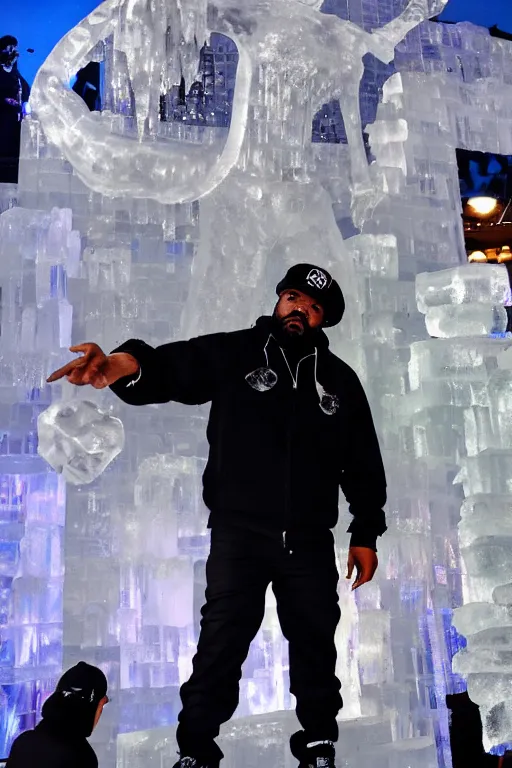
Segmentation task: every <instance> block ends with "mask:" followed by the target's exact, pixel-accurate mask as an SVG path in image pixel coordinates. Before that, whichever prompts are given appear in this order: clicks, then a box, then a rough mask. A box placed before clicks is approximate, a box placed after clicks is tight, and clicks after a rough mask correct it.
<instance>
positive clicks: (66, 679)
mask: <svg viewBox="0 0 512 768" xmlns="http://www.w3.org/2000/svg"><path fill="white" fill-rule="evenodd" d="M107 702H108V696H107V678H106V677H105V675H104V674H103V672H102V671H101V669H98V668H97V667H93V666H91V665H90V664H86V663H85V662H84V661H81V662H79V663H78V664H77V665H76V666H75V667H72V668H71V669H68V671H67V672H65V673H64V674H63V675H62V677H61V679H60V680H59V682H58V684H57V688H56V689H55V692H54V693H52V695H51V696H50V697H49V699H47V701H45V703H44V704H43V710H42V716H43V719H42V720H41V722H40V723H39V724H38V725H37V726H36V727H35V728H34V730H33V731H25V733H22V734H21V736H18V738H17V739H16V741H15V742H14V744H13V745H12V749H11V754H10V755H9V758H8V760H7V768H98V758H97V757H96V754H95V752H94V750H93V748H92V747H91V745H90V744H89V742H88V741H87V738H88V737H89V736H90V735H91V733H92V732H93V730H94V729H95V727H96V725H97V724H98V721H99V719H100V717H101V713H102V711H103V707H104V706H105V704H106V703H107Z"/></svg>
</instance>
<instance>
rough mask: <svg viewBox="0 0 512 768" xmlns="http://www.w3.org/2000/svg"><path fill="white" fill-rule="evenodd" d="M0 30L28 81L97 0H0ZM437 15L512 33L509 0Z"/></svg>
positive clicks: (478, 1)
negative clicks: (18, 54)
mask: <svg viewBox="0 0 512 768" xmlns="http://www.w3.org/2000/svg"><path fill="white" fill-rule="evenodd" d="M0 3H1V6H2V10H1V13H0V34H7V33H9V34H12V35H16V37H18V39H19V41H20V48H21V50H22V51H23V50H24V49H26V48H35V49H36V53H35V54H34V55H33V56H30V55H29V54H27V53H25V54H23V55H22V58H21V61H20V68H21V70H22V72H23V74H24V75H25V77H26V78H27V80H29V82H32V80H33V78H34V75H35V73H36V71H37V69H38V68H39V67H40V65H41V64H42V62H43V61H44V59H45V58H46V56H47V55H48V54H49V53H50V51H51V49H52V48H53V46H54V45H55V44H56V43H57V42H58V41H59V40H60V38H61V37H62V36H63V35H64V34H65V33H66V32H67V31H68V30H70V29H71V28H72V27H74V26H75V25H76V24H77V23H78V22H79V21H80V20H81V19H82V18H83V17H84V16H86V15H87V14H88V13H90V11H91V10H92V9H93V8H94V7H96V6H97V5H99V0H15V2H12V1H11V2H9V0H0ZM441 18H444V19H446V20H447V21H464V20H465V21H472V22H473V23H475V24H482V25H484V26H488V27H489V26H492V25H493V24H497V25H498V26H499V27H501V28H502V29H505V30H507V31H509V32H511V33H512V0H449V2H448V5H447V6H446V9H445V11H444V13H443V15H442V17H441Z"/></svg>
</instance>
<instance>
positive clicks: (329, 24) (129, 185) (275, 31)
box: [31, 0, 447, 203]
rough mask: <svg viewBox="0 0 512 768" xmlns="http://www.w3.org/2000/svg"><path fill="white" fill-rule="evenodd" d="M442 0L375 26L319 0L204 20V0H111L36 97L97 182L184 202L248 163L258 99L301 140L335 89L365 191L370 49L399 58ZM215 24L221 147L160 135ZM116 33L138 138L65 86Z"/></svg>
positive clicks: (227, 2)
mask: <svg viewBox="0 0 512 768" xmlns="http://www.w3.org/2000/svg"><path fill="white" fill-rule="evenodd" d="M446 2H447V0H410V1H409V2H408V4H407V6H406V8H405V9H404V11H403V13H402V14H401V15H399V16H397V18H395V19H393V20H392V21H390V22H389V23H388V24H387V25H384V26H382V27H380V28H379V29H377V30H375V31H373V33H369V32H367V31H365V30H363V29H362V28H361V27H359V26H357V25H356V24H352V23H351V22H348V21H346V20H344V19H339V18H338V17H337V16H334V15H331V14H321V13H320V8H321V6H322V1H321V0H306V2H303V0H278V1H277V2H269V0H244V2H243V3H241V4H239V7H234V6H233V3H232V2H231V0H214V1H212V2H210V3H209V4H208V19H207V2H206V0H191V1H190V3H182V2H180V1H179V0H150V2H149V3H148V2H147V0H130V2H128V1H127V0H106V1H105V2H104V3H102V4H101V5H100V6H99V7H98V8H97V9H96V10H95V11H94V12H93V13H91V14H90V16H88V17H87V18H86V19H85V20H84V21H82V23H81V24H79V25H78V26H77V27H75V28H74V29H73V30H72V31H71V32H69V33H68V34H67V35H66V36H65V37H64V38H63V39H62V40H61V41H60V43H59V44H58V45H57V46H56V47H55V48H54V50H53V51H52V53H51V54H50V56H49V57H48V59H47V60H46V62H45V63H44V65H43V67H42V68H41V70H40V71H39V73H38V75H37V78H36V81H35V83H34V87H33V91H32V97H31V103H32V106H33V108H34V109H35V111H36V113H37V115H38V117H39V119H40V120H41V122H42V125H43V127H44V130H45V133H46V135H47V136H48V138H49V139H50V140H51V141H52V142H53V143H54V144H56V145H57V146H58V147H60V148H61V149H62V151H63V153H64V156H65V157H66V158H67V159H68V160H69V161H70V162H71V163H72V165H73V167H74V168H75V170H76V172H77V173H78V175H79V176H80V178H81V179H82V180H84V181H85V182H86V183H87V185H88V186H89V187H90V188H91V189H94V190H95V191H97V192H101V193H103V194H108V195H116V196H117V195H129V196H133V197H139V198H153V199H155V200H159V201H160V202H163V203H180V202H188V201H192V200H196V199H198V198H201V197H203V196H204V195H207V194H208V193H209V192H212V191H213V190H214V189H215V188H216V187H217V186H218V185H219V184H220V183H221V182H222V181H223V180H224V179H225V178H226V177H227V175H228V174H229V173H230V171H231V170H232V169H233V168H235V167H239V166H240V162H239V161H240V160H242V163H243V159H242V157H241V154H242V155H243V154H245V153H243V151H242V147H243V144H244V140H245V134H246V131H247V126H248V116H249V112H251V115H253V114H254V112H253V110H254V108H255V107H258V108H262V107H263V108H264V110H265V111H266V115H265V122H266V123H267V124H269V125H270V126H272V123H277V126H280V127H281V126H282V125H283V123H284V121H286V122H287V123H289V124H290V131H289V136H288V137H287V138H288V141H290V140H293V139H294V140H295V141H296V142H297V144H298V147H297V148H299V146H300V143H302V136H303V132H304V129H305V128H306V126H305V125H304V119H305V120H307V122H308V125H307V130H309V129H310V122H311V110H312V109H313V110H315V111H316V110H318V109H319V108H320V107H321V106H322V103H323V102H324V101H325V100H326V99H327V98H339V99H340V104H341V108H342V111H343V114H344V117H345V126H346V129H347V132H348V135H349V141H350V144H351V156H352V176H353V183H354V185H355V186H356V187H357V188H360V189H359V191H360V192H361V193H363V195H364V196H365V197H366V196H367V195H368V194H369V193H370V188H369V187H370V176H369V172H368V162H367V157H366V152H365V149H364V145H363V140H362V125H361V119H360V110H359V87H360V83H361V80H362V77H363V72H364V65H363V58H364V56H366V54H368V53H371V54H373V55H374V56H375V57H377V58H378V59H380V60H381V61H385V62H387V63H389V62H391V61H392V60H393V57H394V50H395V47H396V46H397V45H398V43H400V42H401V41H402V40H403V38H404V37H405V36H406V34H407V33H408V32H409V31H410V30H411V29H413V28H414V27H416V26H417V25H418V23H420V22H421V21H423V20H424V19H425V18H428V17H429V16H434V15H435V14H436V13H438V12H440V11H441V10H442V9H443V7H444V6H445V5H446ZM207 26H208V27H209V30H210V32H220V33H222V34H224V35H227V36H228V37H230V38H231V39H232V40H233V41H234V42H235V43H236V45H237V48H238V56H239V61H238V72H237V78H236V85H235V88H234V96H233V116H232V120H231V127H230V130H229V133H228V136H227V139H226V141H225V145H224V147H223V148H221V149H219V147H218V144H217V143H216V142H214V143H213V144H209V145H205V144H204V143H201V144H199V145H198V144H191V143H183V142H178V141H175V140H174V141H173V140H170V139H168V140H167V141H156V142H155V138H156V136H157V134H158V123H159V112H160V94H161V92H162V87H163V88H164V89H165V88H167V89H168V88H170V87H171V86H172V85H174V84H177V83H179V82H180V79H181V77H182V76H183V77H184V79H185V82H188V83H192V81H193V80H195V79H196V75H197V71H196V69H195V68H196V67H197V55H198V50H197V47H196V46H197V41H201V42H202V41H203V40H204V39H206V29H207ZM110 36H113V46H114V49H115V51H116V58H117V60H118V70H119V69H120V68H121V67H122V65H124V72H123V73H122V74H123V75H124V79H125V82H126V83H128V82H129V83H130V85H129V86H126V87H127V89H128V91H129V92H130V98H131V99H133V102H134V104H135V115H134V117H135V120H134V122H133V129H134V131H135V129H136V132H135V135H131V136H130V135H118V134H116V133H113V132H112V131H111V130H110V116H109V114H108V113H106V114H104V115H97V114H90V113H89V111H88V109H87V107H86V106H85V104H84V103H83V101H82V100H81V99H80V98H79V97H78V96H77V95H76V94H75V93H74V92H73V91H72V90H70V88H69V86H68V82H69V73H70V72H76V71H78V70H79V69H80V68H81V67H82V66H84V64H85V63H86V62H87V60H88V57H89V56H90V52H91V50H92V49H93V48H94V47H95V46H96V45H97V44H98V43H100V42H101V41H103V40H105V39H106V38H108V37H110ZM121 62H122V63H121ZM340 68H341V70H342V71H343V77H340ZM253 73H255V75H256V76H253ZM116 74H117V75H119V74H121V73H120V72H119V71H118V72H116ZM262 78H263V80H264V82H265V93H264V94H262V92H261V87H260V85H261V79H262ZM262 96H263V98H264V102H265V103H264V104H262V103H261V101H262ZM295 109H297V110H298V112H297V113H296V114H294V119H293V120H289V118H288V116H289V115H290V114H292V112H293V111H294V110H295ZM277 126H276V127H277ZM268 138H270V137H268ZM267 141H268V139H267ZM84 144H85V145H86V146H87V147H88V151H87V152H84V151H83V147H84ZM269 145H270V146H272V142H271V141H269ZM298 167H300V165H299V166H298Z"/></svg>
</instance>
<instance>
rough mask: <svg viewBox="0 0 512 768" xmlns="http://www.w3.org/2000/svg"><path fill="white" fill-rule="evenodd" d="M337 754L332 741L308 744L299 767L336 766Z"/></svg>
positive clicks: (333, 767)
mask: <svg viewBox="0 0 512 768" xmlns="http://www.w3.org/2000/svg"><path fill="white" fill-rule="evenodd" d="M335 755H336V753H335V750H334V743H333V742H332V741H316V742H313V744H308V745H307V746H306V749H305V751H304V753H303V756H302V758H301V761H300V763H299V768H336V766H335V764H334V758H335Z"/></svg>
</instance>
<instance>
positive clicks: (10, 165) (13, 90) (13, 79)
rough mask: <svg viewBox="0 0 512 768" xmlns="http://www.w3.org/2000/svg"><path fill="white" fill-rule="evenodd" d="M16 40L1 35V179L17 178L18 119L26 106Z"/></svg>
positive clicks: (25, 87) (27, 92) (27, 91)
mask: <svg viewBox="0 0 512 768" xmlns="http://www.w3.org/2000/svg"><path fill="white" fill-rule="evenodd" d="M18 56H19V52H18V41H17V40H16V38H15V37H12V35H5V36H4V37H1V38H0V183H7V184H16V183H17V182H18V165H19V157H20V138H21V121H22V118H23V114H24V112H25V111H26V109H27V104H28V100H29V96H30V87H29V85H28V83H27V81H26V80H25V79H24V78H23V77H22V76H21V75H20V73H19V70H18V65H17V60H18Z"/></svg>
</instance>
